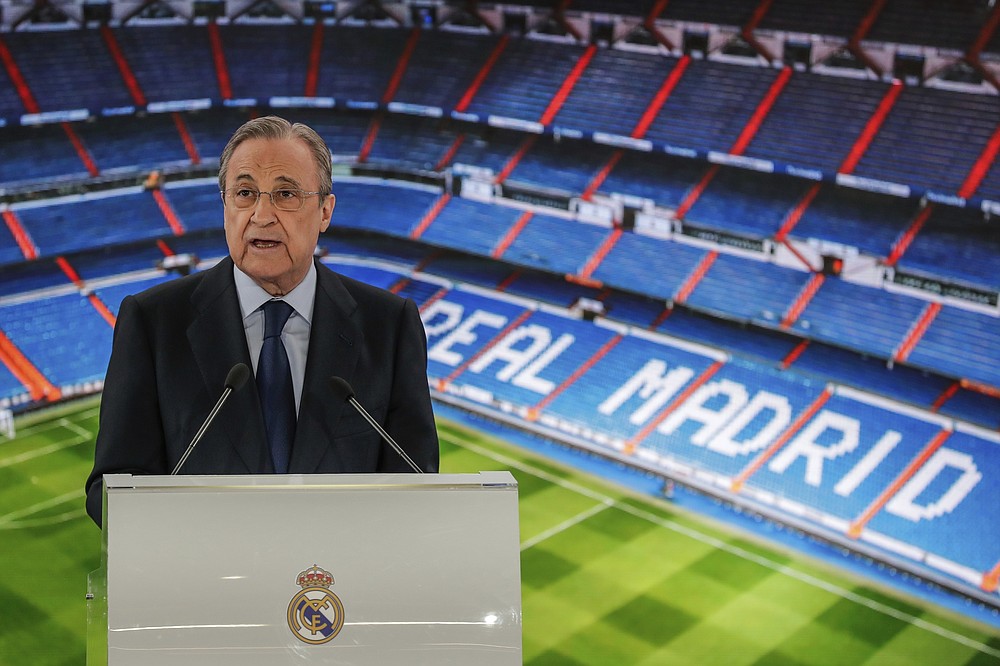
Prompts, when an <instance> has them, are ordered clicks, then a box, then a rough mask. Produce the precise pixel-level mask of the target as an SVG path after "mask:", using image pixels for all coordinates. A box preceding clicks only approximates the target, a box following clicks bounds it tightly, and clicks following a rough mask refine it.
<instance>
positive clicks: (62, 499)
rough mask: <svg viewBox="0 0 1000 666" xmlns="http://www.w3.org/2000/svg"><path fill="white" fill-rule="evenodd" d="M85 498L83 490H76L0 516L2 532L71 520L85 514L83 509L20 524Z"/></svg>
mask: <svg viewBox="0 0 1000 666" xmlns="http://www.w3.org/2000/svg"><path fill="white" fill-rule="evenodd" d="M83 496H84V492H83V489H82V488H81V489H79V490H74V491H72V492H68V493H65V494H63V495H59V496H58V497H52V498H49V499H47V500H45V501H43V502H38V503H37V504H32V505H31V506H29V507H25V508H23V509H18V510H17V511H11V512H10V513H8V514H6V515H3V516H0V530H10V529H20V528H22V527H31V526H35V524H51V523H59V522H65V521H67V520H71V519H72V518H75V517H76V516H78V515H82V514H83V509H73V510H72V511H67V512H66V513H63V514H60V515H58V516H52V517H50V518H40V519H38V520H35V521H24V522H18V521H20V520H21V519H22V518H25V517H27V516H30V515H32V514H34V513H38V512H39V511H44V510H45V509H50V508H52V507H54V506H59V505H60V504H65V503H66V502H69V501H72V500H78V499H82V498H83Z"/></svg>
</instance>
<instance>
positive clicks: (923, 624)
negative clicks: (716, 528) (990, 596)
mask: <svg viewBox="0 0 1000 666" xmlns="http://www.w3.org/2000/svg"><path fill="white" fill-rule="evenodd" d="M442 439H446V440H447V439H448V438H447V437H444V436H442ZM448 441H449V443H452V444H456V445H458V446H461V447H463V448H465V449H468V450H470V451H472V452H474V453H477V454H479V455H482V456H484V457H486V458H491V459H492V460H495V461H497V462H498V463H500V464H502V465H506V466H508V467H512V468H514V469H519V470H521V471H523V472H527V473H529V474H532V475H534V476H537V477H538V478H540V479H543V480H545V481H548V482H550V483H554V484H556V485H558V486H561V487H563V488H566V489H567V490H572V491H574V492H578V493H580V494H582V495H585V496H587V497H590V498H592V499H595V500H598V501H600V502H601V504H600V505H598V506H597V507H595V508H596V509H597V510H596V511H594V510H593V509H592V510H591V511H592V513H598V512H599V511H603V510H604V509H606V508H609V507H610V506H612V505H614V506H615V507H616V508H618V509H621V510H622V511H625V512H626V513H630V514H632V515H634V516H636V517H637V518H642V519H644V520H648V521H650V522H652V523H653V524H655V525H659V526H660V527H663V528H665V529H668V530H671V531H673V532H677V533H678V534H682V535H684V536H686V537H689V538H691V539H694V540H695V541H700V542H701V543H704V544H706V545H709V546H712V547H714V548H718V549H720V550H724V551H726V552H728V553H730V554H732V555H736V556H737V557H741V558H743V559H745V560H748V561H751V562H754V563H756V564H759V565H760V566H762V567H765V568H767V569H770V570H772V571H774V572H777V573H780V574H783V575H785V576H789V577H790V578H794V579H796V580H798V581H800V582H803V583H805V584H807V585H811V586H813V587H816V588H819V589H821V590H824V591H826V592H829V593H830V594H834V595H837V596H839V597H841V598H842V599H847V600H849V601H853V602H855V603H858V604H861V605H862V606H865V607H867V608H870V609H871V610H874V611H876V612H879V613H882V614H884V615H888V616H889V617H892V618H895V619H897V620H901V621H903V622H908V623H909V624H912V625H913V626H915V627H919V628H920V629H924V630H925V631H929V632H931V633H933V634H937V635H938V636H941V637H942V638H946V639H948V640H952V641H954V642H956V643H959V644H961V645H964V646H966V647H969V648H972V649H974V650H977V651H979V652H982V653H983V654H988V655H990V656H992V657H997V658H1000V650H997V649H995V648H992V647H990V646H988V645H984V644H983V643H980V642H979V641H976V640H973V639H971V638H969V637H968V636H963V635H962V634H958V633H955V632H953V631H951V630H949V629H945V628H944V627H940V626H938V625H936V624H933V623H931V622H928V621H927V620H923V619H921V618H919V617H915V616H913V615H910V614H909V613H904V612H903V611H901V610H898V609H896V608H893V607H891V606H887V605H885V604H883V603H880V602H878V601H875V600H873V599H868V598H867V597H863V596H861V595H859V594H856V593H855V592H851V591H850V590H846V589H844V588H842V587H840V586H838V585H834V584H833V583H829V582H827V581H824V580H822V579H820V578H816V577H815V576H811V575H810V574H807V573H805V572H802V571H798V570H796V569H793V568H791V567H789V566H788V565H785V564H778V563H777V562H773V561H771V560H769V559H767V558H765V557H761V556H759V555H757V554H755V553H751V552H750V551H748V550H744V549H743V548H740V547H739V546H734V545H732V544H730V543H726V542H725V541H722V540H720V539H717V538H715V537H713V536H709V535H708V534H704V533H703V532H699V531H698V530H695V529H692V528H690V527H685V526H684V525H681V524H679V523H676V522H674V521H672V520H667V519H665V518H661V517H659V516H657V515H655V514H653V513H650V512H648V511H643V510H641V509H637V508H634V507H631V506H629V505H627V504H621V503H618V502H616V501H615V500H614V499H613V498H611V497H608V496H606V495H603V494H601V493H598V492H596V491H593V490H590V489H589V488H584V487H583V486H580V485H578V484H576V483H573V482H572V481H566V480H565V479H562V478H560V477H557V476H553V475H552V474H549V473H548V472H545V471H544V470H541V469H538V468H536V467H532V466H531V465H528V464H525V463H522V462H520V461H518V460H514V459H513V458H508V457H507V456H505V455H503V454H500V453H496V452H494V451H490V450H488V449H485V448H482V447H480V446H478V445H476V444H471V443H469V442H462V441H458V440H448ZM581 515H582V514H581ZM570 520H574V519H570ZM580 520H583V518H580ZM566 522H569V521H566ZM576 522H579V520H577V521H576ZM564 525H565V523H564ZM557 527H558V526H557ZM569 527H571V525H565V526H564V527H562V530H565V529H568V528H569ZM552 529H555V528H552ZM562 530H560V531H562ZM549 531H551V530H549ZM549 536H551V535H549ZM534 538H535V539H537V537H534ZM525 543H528V542H525ZM536 543H537V541H536ZM532 545H533V544H532ZM528 547H530V546H528ZM521 550H522V551H523V550H525V546H524V544H522V547H521Z"/></svg>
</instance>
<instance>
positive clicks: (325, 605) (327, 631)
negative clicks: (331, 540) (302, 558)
mask: <svg viewBox="0 0 1000 666" xmlns="http://www.w3.org/2000/svg"><path fill="white" fill-rule="evenodd" d="M295 582H296V583H298V584H299V586H300V587H301V588H302V589H301V590H299V592H297V593H296V594H295V596H294V597H292V601H291V602H290V603H289V604H288V628H289V629H291V630H292V633H294V634H295V635H296V636H297V637H298V639H299V640H301V641H303V642H305V643H309V644H311V645H320V644H322V643H328V642H330V641H332V640H333V639H334V638H336V636H337V634H338V633H340V630H341V629H342V628H343V627H344V604H343V603H341V601H340V598H339V597H338V596H337V595H336V594H334V593H333V592H331V591H330V586H331V585H333V575H332V574H330V572H329V571H324V570H323V569H320V568H319V567H318V566H316V565H315V564H314V565H312V567H310V568H308V569H306V570H305V571H302V572H300V573H299V575H298V577H297V578H296V581H295Z"/></svg>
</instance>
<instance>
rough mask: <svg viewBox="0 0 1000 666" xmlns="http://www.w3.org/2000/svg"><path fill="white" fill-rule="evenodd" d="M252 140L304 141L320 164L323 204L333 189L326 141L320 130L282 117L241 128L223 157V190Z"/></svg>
mask: <svg viewBox="0 0 1000 666" xmlns="http://www.w3.org/2000/svg"><path fill="white" fill-rule="evenodd" d="M250 139H299V140H301V141H304V142H305V144H306V146H308V147H309V151H310V152H311V153H312V154H313V158H314V159H315V161H316V171H317V174H318V175H319V191H320V194H321V196H320V203H322V202H323V200H324V199H325V198H326V196H327V195H328V194H330V191H331V190H332V189H333V184H332V181H333V159H332V158H331V157H330V149H329V148H327V146H326V142H325V141H323V137H321V136H320V135H319V134H318V133H317V132H316V130H314V129H313V128H311V127H309V126H308V125H304V124H302V123H295V124H292V123H290V122H288V121H287V120H285V119H284V118H279V117H278V116H264V117H262V118H254V119H253V120H250V121H247V122H245V123H243V125H241V126H240V128H239V129H238V130H236V132H235V133H233V136H232V137H231V138H230V139H229V143H227V144H226V147H225V148H224V149H223V151H222V155H221V156H220V157H219V189H220V190H225V189H226V173H227V172H228V170H229V160H230V159H232V157H233V151H235V150H236V148H237V146H239V145H240V144H241V143H243V142H244V141H248V140H250Z"/></svg>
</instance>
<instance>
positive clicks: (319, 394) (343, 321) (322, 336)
mask: <svg viewBox="0 0 1000 666" xmlns="http://www.w3.org/2000/svg"><path fill="white" fill-rule="evenodd" d="M316 270H317V281H316V302H315V306H314V308H313V320H312V328H311V332H310V335H309V358H308V362H307V363H306V374H305V378H304V383H303V387H302V401H301V404H300V406H299V419H298V424H297V426H296V430H295V443H294V445H293V446H292V459H291V463H290V466H289V469H290V470H291V471H292V472H297V473H301V474H310V473H313V472H315V471H316V469H317V467H318V466H319V464H320V462H321V461H322V459H323V456H324V454H325V453H326V452H327V450H328V444H329V442H330V441H332V439H333V435H334V432H336V426H337V422H338V421H339V420H340V415H341V413H342V412H343V409H344V408H345V407H346V403H344V402H339V404H338V403H337V402H334V401H333V400H332V395H331V389H330V378H331V377H334V376H337V377H343V378H345V379H347V380H348V381H350V379H351V377H352V375H353V374H354V368H355V366H356V365H357V362H358V354H359V350H360V348H361V346H362V344H363V343H364V341H363V340H362V337H361V331H360V329H359V328H358V326H357V324H356V323H355V322H354V320H353V319H352V315H353V313H354V310H355V309H356V308H357V303H356V302H355V300H354V298H353V297H352V296H351V295H350V293H349V292H348V291H347V289H345V288H344V285H343V283H342V282H341V281H340V278H338V277H337V275H336V274H335V273H334V272H333V271H331V270H330V269H329V268H327V267H326V266H324V265H323V264H321V263H320V262H318V261H317V262H316Z"/></svg>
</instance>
